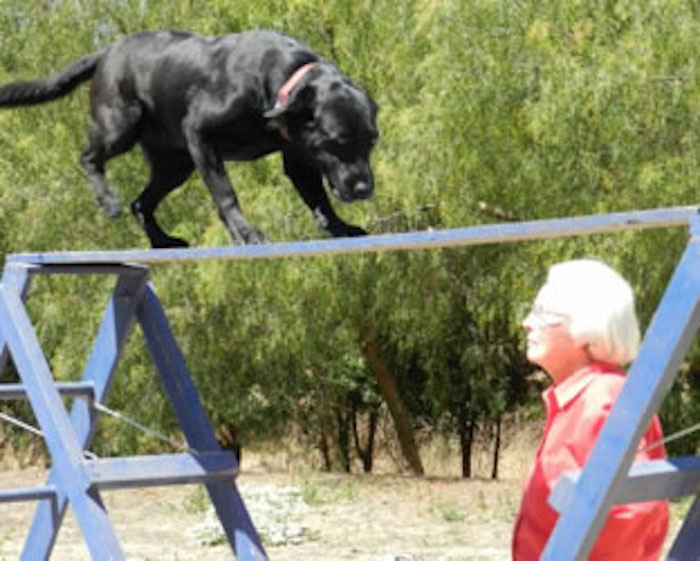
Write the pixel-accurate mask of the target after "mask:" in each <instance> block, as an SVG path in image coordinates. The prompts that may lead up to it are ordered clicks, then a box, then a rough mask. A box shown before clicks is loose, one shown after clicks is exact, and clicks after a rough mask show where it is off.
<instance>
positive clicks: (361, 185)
mask: <svg viewBox="0 0 700 561" xmlns="http://www.w3.org/2000/svg"><path fill="white" fill-rule="evenodd" d="M373 190H374V189H373V187H372V183H371V182H370V181H358V182H357V183H355V189H354V191H355V198H357V199H367V198H369V197H370V196H371V195H372V191H373Z"/></svg>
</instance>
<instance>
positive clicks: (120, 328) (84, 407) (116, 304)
mask: <svg viewBox="0 0 700 561" xmlns="http://www.w3.org/2000/svg"><path fill="white" fill-rule="evenodd" d="M146 280H147V270H146V269H144V268H140V267H138V268H131V267H128V268H127V267H124V268H123V271H122V272H121V274H120V276H119V279H118V281H117V285H116V287H115V289H114V292H113V293H112V295H111V297H110V300H109V303H108V305H107V310H106V312H105V315H104V318H103V320H102V323H101V325H100V328H99V331H98V335H97V339H96V340H95V343H94V345H93V348H92V352H91V354H90V358H89V360H88V363H87V366H86V369H85V373H84V376H83V380H82V381H83V382H89V383H91V384H92V385H93V388H94V394H93V399H95V400H96V401H97V402H102V401H103V400H104V399H105V397H106V395H107V393H108V391H109V387H110V383H111V380H112V377H113V374H114V370H115V369H116V366H117V362H118V361H119V357H120V354H121V350H122V348H123V345H124V342H125V341H126V339H127V337H128V335H129V333H130V331H131V327H132V326H133V320H134V317H135V311H136V307H137V306H138V304H139V302H140V299H141V295H142V294H143V288H144V286H145V283H146ZM97 417H98V414H97V413H96V412H95V410H94V409H93V408H92V407H90V404H89V403H87V402H86V400H83V399H78V400H75V402H74V404H73V407H72V410H71V415H70V420H71V425H72V427H73V429H74V430H75V435H76V437H77V439H78V443H79V445H80V446H81V449H83V450H85V449H87V448H89V447H90V444H91V442H92V438H93V436H94V433H95V429H96V423H97ZM57 480H58V471H57V470H56V468H55V467H54V468H53V469H52V470H51V472H50V474H49V478H48V484H49V485H54V486H55V487H56V500H55V501H40V502H39V504H38V505H37V510H36V514H35V516H34V521H33V523H32V526H31V529H30V531H29V535H28V536H27V540H26V542H25V546H24V551H23V553H22V561H35V560H36V561H39V560H45V559H48V558H49V556H50V554H51V551H52V549H53V546H54V543H55V541H56V537H57V535H58V530H59V528H60V525H61V522H62V520H63V517H64V515H65V511H66V507H67V506H68V497H67V495H66V493H64V492H63V490H62V488H61V486H60V485H57ZM94 493H95V495H96V497H99V495H98V491H97V490H94Z"/></svg>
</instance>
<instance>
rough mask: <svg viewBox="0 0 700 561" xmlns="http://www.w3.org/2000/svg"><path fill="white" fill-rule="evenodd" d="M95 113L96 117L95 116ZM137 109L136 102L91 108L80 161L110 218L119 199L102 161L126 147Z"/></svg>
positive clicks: (132, 138) (135, 129) (132, 139)
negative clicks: (86, 139) (131, 104)
mask: <svg viewBox="0 0 700 561" xmlns="http://www.w3.org/2000/svg"><path fill="white" fill-rule="evenodd" d="M95 116H97V118H95ZM140 120H141V109H140V108H139V107H138V106H131V107H122V106H120V105H119V104H117V105H115V106H110V107H106V106H100V107H99V108H97V109H95V110H93V119H92V121H91V123H90V132H89V135H88V147H87V148H86V149H85V151H84V152H83V154H82V156H81V158H80V163H81V165H82V167H83V171H84V172H85V175H86V176H87V178H88V180H89V181H90V184H91V185H92V189H93V192H94V194H95V198H96V199H97V203H98V204H99V206H100V208H101V209H102V212H104V214H105V215H107V216H109V217H110V218H117V217H118V216H119V215H120V214H121V200H120V198H119V196H118V195H117V194H116V193H115V192H114V190H113V189H112V187H111V186H110V185H109V182H108V181H107V178H106V177H105V164H106V163H107V161H109V160H111V159H112V158H114V157H116V156H118V155H120V154H123V153H124V152H126V151H128V150H130V149H131V148H132V147H133V146H134V144H135V143H136V141H137V140H138V135H139V123H140Z"/></svg>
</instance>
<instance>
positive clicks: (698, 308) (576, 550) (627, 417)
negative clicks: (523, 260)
mask: <svg viewBox="0 0 700 561" xmlns="http://www.w3.org/2000/svg"><path fill="white" fill-rule="evenodd" d="M691 236H692V237H691V240H690V242H689V243H688V246H687V248H686V250H685V252H684V253H683V257H682V258H681V261H680V263H679V264H678V267H677V268H676V271H675V272H674V274H673V277H672V278H671V282H670V283H669V285H668V287H667V289H666V291H665V293H664V296H663V298H662V300H661V303H660V304H659V307H658V308H657V310H656V313H655V314H654V318H653V319H652V322H651V324H650V326H649V328H648V330H647V333H646V337H645V338H644V342H643V344H642V347H641V349H640V351H639V355H638V356H637V359H636V360H635V361H634V364H633V365H632V367H631V368H630V371H629V374H628V377H627V381H626V382H625V385H624V386H623V388H622V391H621V392H620V395H619V397H618V399H617V402H616V403H615V406H614V407H613V409H612V411H611V413H610V416H609V417H608V420H607V422H606V423H605V425H604V426H603V429H602V431H601V433H600V436H599V437H598V441H597V442H596V445H595V447H594V448H593V451H592V452H591V455H590V458H589V460H588V462H587V463H586V465H585V467H584V469H583V471H582V473H581V476H580V478H579V480H578V482H577V484H576V486H575V487H574V490H573V497H572V499H571V501H570V502H569V504H568V506H567V507H566V508H565V509H564V511H563V512H562V515H561V517H560V519H559V521H558V522H557V524H556V526H555V528H554V532H553V533H552V536H551V537H550V539H549V542H548V543H547V547H546V548H545V551H544V553H543V556H542V560H543V561H564V560H569V559H576V560H584V559H586V558H587V557H588V554H589V553H590V551H591V549H592V548H593V544H594V543H595V539H596V537H597V536H598V533H599V531H600V529H601V527H602V526H603V524H604V522H605V520H606V518H607V516H608V512H609V510H610V507H611V506H612V505H613V504H614V499H615V495H614V491H615V487H616V485H618V484H620V483H621V482H622V481H624V479H625V478H626V477H627V473H628V471H629V468H630V465H631V464H632V460H633V459H634V456H635V454H636V449H637V446H638V444H639V440H640V438H641V435H642V433H643V432H644V431H645V430H646V428H647V427H648V425H649V423H650V421H651V418H652V416H653V415H654V413H655V412H656V411H658V409H659V407H660V406H661V403H662V402H663V399H664V397H665V396H666V393H667V392H668V390H669V389H670V388H671V385H672V384H673V381H674V379H675V376H676V373H677V372H678V367H679V366H680V362H681V360H682V359H683V357H684V356H685V353H686V351H687V349H688V346H689V345H690V342H691V341H692V340H693V338H694V337H695V334H696V332H697V330H698V325H699V324H700V217H698V216H695V217H694V218H693V219H692V222H691Z"/></svg>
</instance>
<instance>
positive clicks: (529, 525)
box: [513, 362, 669, 561]
mask: <svg viewBox="0 0 700 561" xmlns="http://www.w3.org/2000/svg"><path fill="white" fill-rule="evenodd" d="M624 381H625V373H624V371H622V370H620V369H618V368H617V367H614V366H612V365H609V364H604V363H600V362H598V363H593V364H592V365H590V366H589V367H587V368H584V369H582V370H580V371H578V372H576V373H575V374H574V375H573V376H571V377H569V378H567V379H566V380H564V381H563V382H561V383H559V384H558V385H556V386H550V387H549V388H548V389H547V390H546V391H545V392H544V393H543V394H542V398H543V399H544V403H545V406H546V408H547V423H546V425H545V428H544V433H543V435H542V440H541V442H540V446H539V448H538V450H537V455H536V458H535V464H534V465H533V467H532V468H531V470H530V474H529V475H528V477H527V480H526V483H525V489H524V492H523V498H522V502H521V505H520V513H519V514H518V518H517V520H516V523H515V530H514V532H513V560H514V561H536V560H538V559H539V558H540V555H541V554H542V551H543V550H544V547H545V545H546V543H547V540H548V539H549V536H550V534H551V533H552V530H553V529H554V525H555V524H556V521H557V518H558V514H557V512H556V511H555V510H554V509H552V508H551V507H550V506H549V504H548V503H547V497H549V493H550V492H551V491H552V489H553V488H554V486H555V485H556V483H557V481H558V479H559V476H560V475H561V474H562V473H564V472H566V471H572V470H576V469H581V468H582V467H583V465H584V464H585V463H586V460H587V459H588V455H589V454H590V452H591V450H592V449H593V445H594V444H595V441H596V439H597V438H598V434H599V433H600V430H601V428H602V427H603V424H604V423H605V420H606V419H607V418H608V415H609V414H610V410H611V409H612V406H613V403H614V402H615V400H616V399H617V396H618V394H619V393H620V390H621V389H622V385H623V384H624ZM662 438H663V433H662V430H661V423H659V419H658V417H657V416H656V415H655V416H654V418H653V419H652V421H651V423H650V424H649V428H648V429H647V431H646V433H645V434H644V435H643V437H642V439H641V441H640V443H639V449H640V450H642V449H643V448H644V447H646V446H647V445H648V444H651V443H653V442H657V441H659V440H661V439H662ZM664 457H665V451H664V447H663V445H661V446H658V447H655V448H652V449H651V450H649V451H648V452H639V453H638V454H637V456H636V458H635V459H636V460H637V461H639V460H650V459H661V458H664ZM668 519H669V513H668V503H667V501H650V502H645V503H634V504H628V505H616V506H614V507H613V508H612V509H611V510H610V515H609V517H608V520H607V521H606V523H605V525H604V526H603V528H602V529H601V531H600V533H599V534H598V539H597V541H596V543H595V545H594V546H593V550H592V551H591V554H590V556H589V558H588V559H589V561H616V560H619V561H657V560H658V559H659V558H660V556H661V551H662V548H663V544H664V538H665V536H666V532H667V530H668Z"/></svg>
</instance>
